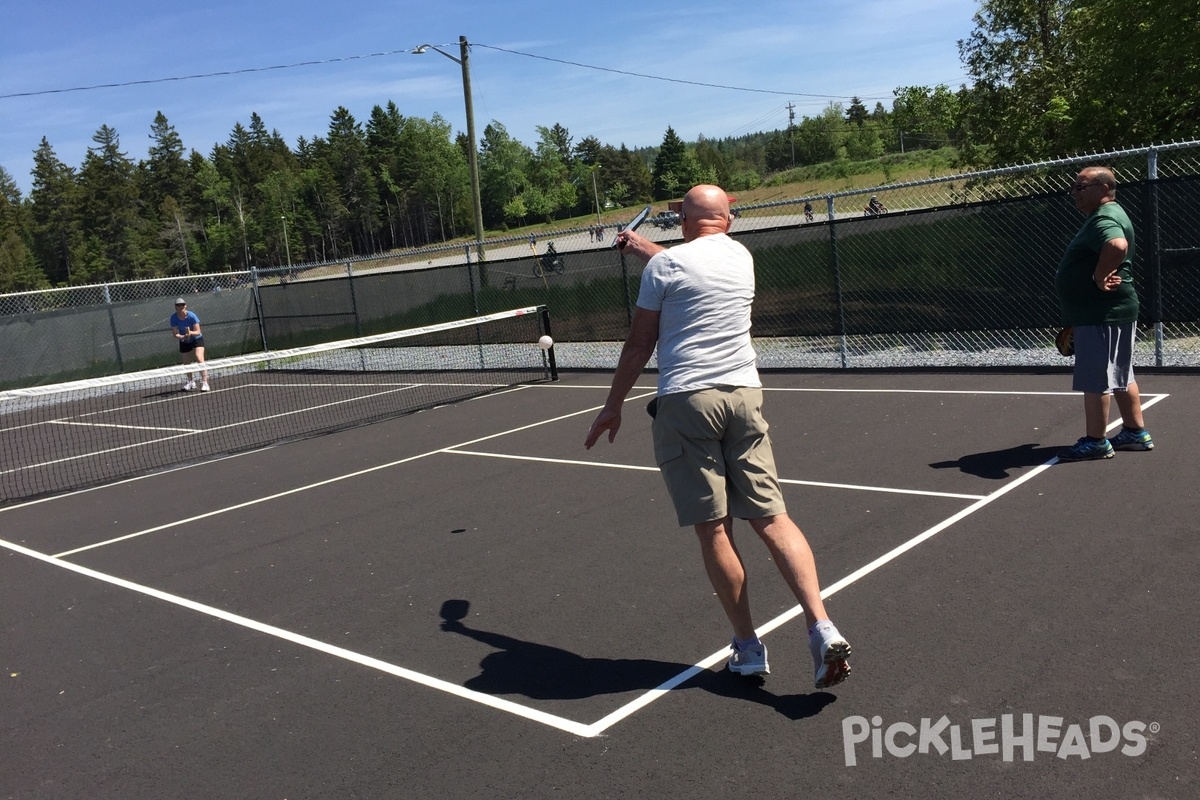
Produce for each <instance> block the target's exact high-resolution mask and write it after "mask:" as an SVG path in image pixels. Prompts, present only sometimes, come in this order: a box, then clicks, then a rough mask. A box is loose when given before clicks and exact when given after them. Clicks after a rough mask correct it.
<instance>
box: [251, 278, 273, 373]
mask: <svg viewBox="0 0 1200 800" xmlns="http://www.w3.org/2000/svg"><path fill="white" fill-rule="evenodd" d="M250 291H251V292H253V293H254V313H255V315H256V316H257V317H258V338H260V339H262V349H263V352H264V353H265V352H267V351H268V350H270V349H271V347H270V345H268V344H267V322H266V319H265V318H264V316H263V304H262V296H261V295H260V294H259V292H258V269H257V268H256V267H250Z"/></svg>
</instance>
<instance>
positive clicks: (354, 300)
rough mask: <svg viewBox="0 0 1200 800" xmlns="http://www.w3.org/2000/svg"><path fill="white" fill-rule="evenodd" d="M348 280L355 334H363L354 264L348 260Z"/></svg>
mask: <svg viewBox="0 0 1200 800" xmlns="http://www.w3.org/2000/svg"><path fill="white" fill-rule="evenodd" d="M346 282H347V283H348V284H349V285H350V309H351V310H352V311H353V312H354V335H355V336H362V320H361V319H360V318H359V316H358V293H357V292H355V291H354V264H353V262H351V261H347V262H346Z"/></svg>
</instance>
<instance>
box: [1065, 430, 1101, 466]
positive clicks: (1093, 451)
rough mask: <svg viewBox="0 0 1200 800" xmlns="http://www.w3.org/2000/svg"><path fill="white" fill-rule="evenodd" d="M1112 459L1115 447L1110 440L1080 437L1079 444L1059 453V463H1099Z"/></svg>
mask: <svg viewBox="0 0 1200 800" xmlns="http://www.w3.org/2000/svg"><path fill="white" fill-rule="evenodd" d="M1112 457H1113V446H1112V445H1111V444H1109V441H1108V439H1088V438H1087V437H1086V436H1081V437H1079V441H1078V442H1076V443H1075V444H1073V445H1071V446H1070V447H1068V448H1067V449H1066V450H1060V451H1059V453H1058V460H1059V461H1099V460H1100V459H1102V458H1112Z"/></svg>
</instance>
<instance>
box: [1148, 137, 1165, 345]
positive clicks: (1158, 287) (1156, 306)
mask: <svg viewBox="0 0 1200 800" xmlns="http://www.w3.org/2000/svg"><path fill="white" fill-rule="evenodd" d="M1146 176H1147V178H1148V179H1149V180H1148V181H1147V184H1148V186H1149V189H1150V191H1149V201H1148V202H1147V203H1146V227H1147V229H1148V230H1149V232H1150V274H1151V277H1152V281H1153V282H1152V284H1151V285H1152V286H1153V287H1154V295H1153V297H1151V299H1150V303H1151V308H1152V309H1153V312H1154V366H1156V367H1161V366H1162V365H1163V322H1162V293H1163V286H1162V231H1161V230H1160V228H1159V219H1158V151H1157V150H1155V149H1154V148H1153V147H1152V148H1150V152H1149V153H1147V154H1146Z"/></svg>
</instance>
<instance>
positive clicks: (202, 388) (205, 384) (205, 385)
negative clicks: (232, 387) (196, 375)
mask: <svg viewBox="0 0 1200 800" xmlns="http://www.w3.org/2000/svg"><path fill="white" fill-rule="evenodd" d="M200 391H202V392H207V391H208V381H204V382H202V383H201V384H200Z"/></svg>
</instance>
